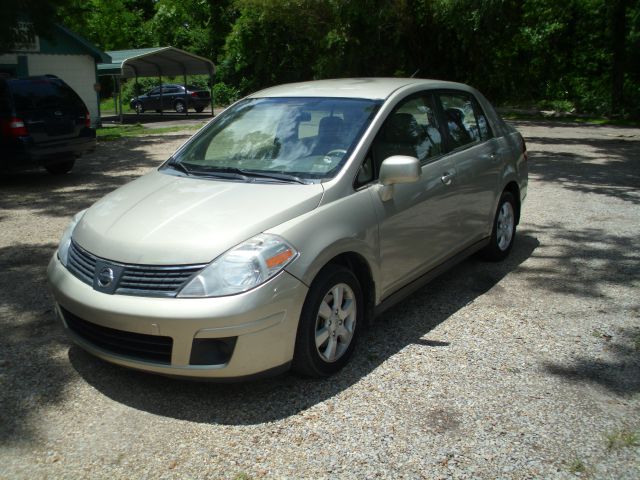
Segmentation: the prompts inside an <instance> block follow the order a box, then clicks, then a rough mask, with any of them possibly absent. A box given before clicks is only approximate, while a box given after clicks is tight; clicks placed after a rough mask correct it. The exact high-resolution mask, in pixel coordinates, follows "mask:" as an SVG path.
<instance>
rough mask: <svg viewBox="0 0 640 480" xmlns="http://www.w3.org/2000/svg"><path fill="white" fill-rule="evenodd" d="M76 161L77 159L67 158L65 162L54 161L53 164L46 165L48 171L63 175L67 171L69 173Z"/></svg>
mask: <svg viewBox="0 0 640 480" xmlns="http://www.w3.org/2000/svg"><path fill="white" fill-rule="evenodd" d="M75 163H76V160H75V159H74V158H72V159H71V160H65V161H63V162H58V163H52V164H51V165H45V167H44V168H46V170H47V172H49V173H52V174H54V175H63V174H65V173H69V172H70V171H71V169H72V168H73V165H74V164H75Z"/></svg>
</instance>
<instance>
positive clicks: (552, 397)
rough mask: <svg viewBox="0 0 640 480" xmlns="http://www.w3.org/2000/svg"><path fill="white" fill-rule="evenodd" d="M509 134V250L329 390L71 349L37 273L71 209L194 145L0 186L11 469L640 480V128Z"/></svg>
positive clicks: (378, 331)
mask: <svg viewBox="0 0 640 480" xmlns="http://www.w3.org/2000/svg"><path fill="white" fill-rule="evenodd" d="M517 127H518V128H519V129H520V130H521V131H522V132H523V134H524V135H525V136H526V138H527V142H528V147H529V155H530V156H529V158H530V167H531V176H530V180H531V182H530V189H529V197H528V199H527V202H526V205H525V208H524V212H523V219H522V223H521V225H520V228H519V233H518V236H517V239H516V245H515V248H514V250H513V252H512V255H511V257H510V258H509V259H508V260H507V261H506V262H504V263H501V264H487V263H482V262H480V261H478V260H476V259H470V260H468V261H466V262H464V263H462V264H460V265H459V266H458V267H456V268H455V269H453V270H452V271H450V272H448V273H447V274H445V275H443V276H442V277H440V278H439V279H437V280H435V281H434V282H433V283H431V284H430V285H428V286H427V287H426V288H424V289H423V290H421V291H419V292H417V293H416V294H414V295H413V296H411V297H410V298H409V299H407V300H406V301H405V302H403V303H402V304H400V305H398V306H396V307H395V308H393V309H391V310H389V311H387V312H386V313H385V314H384V315H383V317H382V318H381V319H380V321H379V322H378V323H377V324H376V325H375V326H374V327H373V328H372V329H371V330H370V331H368V332H367V333H366V334H365V335H364V336H363V337H362V338H361V342H360V344H359V346H358V349H357V350H356V354H355V356H354V358H353V361H352V363H350V365H349V366H348V368H346V369H345V370H344V371H342V372H341V373H340V374H339V375H337V376H335V377H333V378H330V379H328V380H323V381H311V380H306V379H300V378H298V377H295V376H293V375H284V376H281V377H278V378H275V379H270V380H264V381H260V382H254V383H249V384H232V385H224V384H211V383H190V382H182V381H177V380H170V379H166V378H162V377H154V376H150V375H146V374H141V373H137V372H133V371H128V370H125V369H122V368H118V367H115V366H111V365H109V364H106V363H104V362H102V361H100V360H98V359H96V358H93V357H91V356H89V355H88V354H85V353H84V352H83V351H82V350H80V349H79V348H77V347H75V346H71V345H70V343H69V341H68V340H67V339H66V337H65V335H64V332H63V330H62V327H61V325H60V323H59V322H58V321H57V320H56V318H55V317H54V313H53V309H52V306H51V299H50V297H49V294H48V292H47V287H46V281H45V268H46V265H47V262H48V260H49V258H50V256H51V255H52V254H53V252H54V250H55V247H56V244H57V241H58V239H59V237H60V235H61V233H62V230H63V229H64V227H65V225H66V224H67V222H68V221H69V217H70V216H71V215H72V214H74V213H75V212H76V211H78V210H80V209H82V208H85V207H87V206H88V205H90V204H91V203H92V202H94V201H95V200H97V199H98V198H99V197H101V196H102V195H103V194H105V193H107V192H109V191H111V190H112V189H114V188H115V187H117V186H119V185H121V184H123V183H125V182H127V181H129V180H131V179H133V178H135V177H137V176H139V175H140V174H141V173H143V172H145V171H147V170H149V169H151V168H154V167H155V166H157V165H158V164H159V163H160V162H161V161H162V160H164V159H165V158H166V157H167V156H168V155H169V153H170V152H172V151H173V150H174V149H175V148H176V147H177V146H179V145H180V144H181V143H182V142H183V141H184V140H185V139H186V138H187V137H188V135H186V134H185V135H181V134H168V135H166V134H165V135H161V136H146V137H138V138H130V139H123V140H118V141H114V142H104V143H100V144H99V149H98V151H97V152H96V153H94V154H93V155H91V156H88V157H86V158H85V159H83V160H82V161H81V162H79V164H78V165H77V168H76V169H75V170H74V171H73V172H72V173H71V174H70V175H66V176H60V177H54V176H51V175H48V174H46V173H45V172H44V171H42V172H40V171H37V170H34V171H32V172H26V173H21V174H14V175H9V176H3V177H0V272H1V273H0V327H1V330H0V478H3V479H4V478H7V479H14V478H24V479H40V478H56V479H57V478H105V479H120V478H123V479H124V478H149V479H158V478H214V479H245V480H246V479H258V478H263V477H264V478H309V479H318V478H358V479H364V478H367V479H369V478H394V479H395V478H425V479H436V478H483V479H484V478H487V479H493V478H505V479H510V478H516V479H520V478H576V477H581V478H611V479H625V478H626V479H637V478H639V477H640V447H639V446H638V445H639V444H640V395H639V394H640V288H639V287H640V281H639V276H638V274H639V272H640V129H629V128H614V127H596V126H576V125H569V124H561V123H529V122H518V123H517Z"/></svg>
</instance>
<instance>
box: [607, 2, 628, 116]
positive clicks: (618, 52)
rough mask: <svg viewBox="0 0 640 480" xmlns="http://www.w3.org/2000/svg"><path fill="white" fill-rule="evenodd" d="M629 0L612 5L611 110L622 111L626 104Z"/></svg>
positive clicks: (614, 111) (613, 111)
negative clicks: (625, 75) (626, 50)
mask: <svg viewBox="0 0 640 480" xmlns="http://www.w3.org/2000/svg"><path fill="white" fill-rule="evenodd" d="M626 13H627V0H614V2H613V5H612V6H611V40H612V45H611V47H612V52H613V61H612V65H611V67H612V68H611V112H612V113H620V112H621V109H622V107H623V105H624V73H625V48H626V45H625V40H626V36H627V31H626V30H627V22H626Z"/></svg>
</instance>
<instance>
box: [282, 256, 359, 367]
mask: <svg viewBox="0 0 640 480" xmlns="http://www.w3.org/2000/svg"><path fill="white" fill-rule="evenodd" d="M363 314H364V305H363V302H362V290H361V289H360V283H359V282H358V279H357V278H356V276H355V275H354V274H353V273H352V272H351V271H350V270H348V269H346V268H344V267H341V266H338V265H328V266H327V267H325V268H324V269H323V270H321V271H320V273H319V274H318V276H317V277H316V279H315V280H314V281H313V283H312V284H311V288H310V289H309V293H308V294H307V298H306V299H305V302H304V306H303V307H302V313H301V315H300V323H299V325H298V334H297V337H296V346H295V353H294V356H293V363H292V369H293V370H294V371H295V372H297V373H300V374H303V375H306V376H309V377H316V378H318V377H326V376H329V375H331V374H333V373H335V372H337V371H338V370H340V369H341V368H342V367H344V366H345V365H346V364H347V362H348V361H349V357H350V356H351V354H352V353H353V349H354V347H355V344H356V338H357V336H358V332H359V326H360V325H361V324H362V319H363Z"/></svg>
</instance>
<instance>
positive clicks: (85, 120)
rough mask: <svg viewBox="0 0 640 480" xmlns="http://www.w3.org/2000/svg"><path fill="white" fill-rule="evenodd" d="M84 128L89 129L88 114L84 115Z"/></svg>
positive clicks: (89, 116)
mask: <svg viewBox="0 0 640 480" xmlns="http://www.w3.org/2000/svg"><path fill="white" fill-rule="evenodd" d="M84 126H85V127H91V115H89V112H85V114H84Z"/></svg>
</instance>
